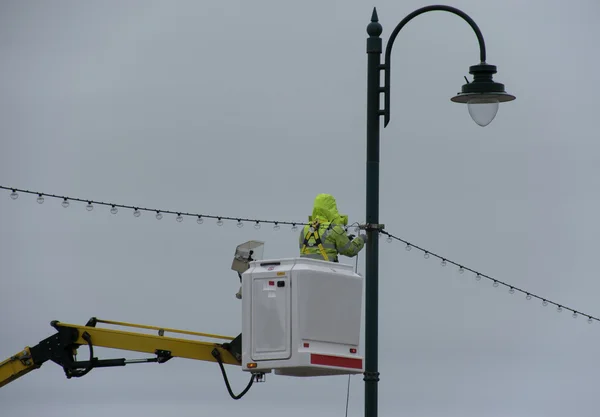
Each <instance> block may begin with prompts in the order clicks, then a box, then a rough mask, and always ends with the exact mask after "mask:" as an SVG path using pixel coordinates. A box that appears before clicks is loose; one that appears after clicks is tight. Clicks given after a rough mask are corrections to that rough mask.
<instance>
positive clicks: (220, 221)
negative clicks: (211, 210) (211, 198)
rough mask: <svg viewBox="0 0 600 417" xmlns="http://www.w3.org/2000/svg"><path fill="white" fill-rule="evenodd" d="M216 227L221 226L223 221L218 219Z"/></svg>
mask: <svg viewBox="0 0 600 417" xmlns="http://www.w3.org/2000/svg"><path fill="white" fill-rule="evenodd" d="M217 226H223V219H221V218H220V217H219V220H217Z"/></svg>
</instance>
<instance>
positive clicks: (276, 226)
mask: <svg viewBox="0 0 600 417" xmlns="http://www.w3.org/2000/svg"><path fill="white" fill-rule="evenodd" d="M279 229H281V227H280V226H279V225H278V224H277V223H275V226H273V230H275V231H277V230H279Z"/></svg>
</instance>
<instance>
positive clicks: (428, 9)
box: [383, 5, 486, 127]
mask: <svg viewBox="0 0 600 417" xmlns="http://www.w3.org/2000/svg"><path fill="white" fill-rule="evenodd" d="M432 11H443V12H450V13H453V14H455V15H457V16H460V17H462V18H463V19H464V20H465V21H466V22H467V23H468V24H469V25H470V26H471V28H472V29H473V31H474V32H475V35H476V36H477V40H478V41H479V55H480V62H481V63H482V64H483V63H485V59H486V56H485V41H484V40H483V35H482V33H481V30H479V27H478V26H477V23H475V21H473V19H471V18H470V17H469V16H468V15H467V14H466V13H465V12H463V11H461V10H459V9H456V8H454V7H451V6H444V5H433V6H425V7H422V8H420V9H417V10H415V11H414V12H412V13H411V14H409V15H407V16H406V17H405V18H404V19H402V21H401V22H400V23H398V26H396V28H395V29H394V31H393V32H392V33H391V35H390V39H389V41H388V43H387V45H386V47H385V63H384V64H383V69H384V70H385V85H384V87H383V91H384V94H385V109H384V115H385V123H384V127H385V126H387V124H388V123H389V121H390V68H391V65H392V62H391V60H390V56H391V54H392V47H393V46H394V41H395V40H396V36H398V33H399V32H400V30H402V28H403V27H404V26H405V25H406V24H407V23H408V22H410V21H411V20H412V19H413V18H415V17H417V16H418V15H420V14H423V13H427V12H432Z"/></svg>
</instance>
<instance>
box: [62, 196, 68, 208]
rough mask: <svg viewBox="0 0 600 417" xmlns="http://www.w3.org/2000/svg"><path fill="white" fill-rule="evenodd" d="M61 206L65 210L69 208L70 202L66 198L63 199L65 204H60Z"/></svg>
mask: <svg viewBox="0 0 600 417" xmlns="http://www.w3.org/2000/svg"><path fill="white" fill-rule="evenodd" d="M60 205H61V206H63V207H64V208H67V207H69V200H67V199H66V198H64V199H63V202H62V203H60Z"/></svg>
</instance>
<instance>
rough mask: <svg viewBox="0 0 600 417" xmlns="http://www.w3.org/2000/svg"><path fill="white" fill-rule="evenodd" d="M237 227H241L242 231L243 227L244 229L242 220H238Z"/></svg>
mask: <svg viewBox="0 0 600 417" xmlns="http://www.w3.org/2000/svg"><path fill="white" fill-rule="evenodd" d="M237 227H239V228H240V229H241V228H242V227H244V223H242V221H241V220H238V222H237Z"/></svg>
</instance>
